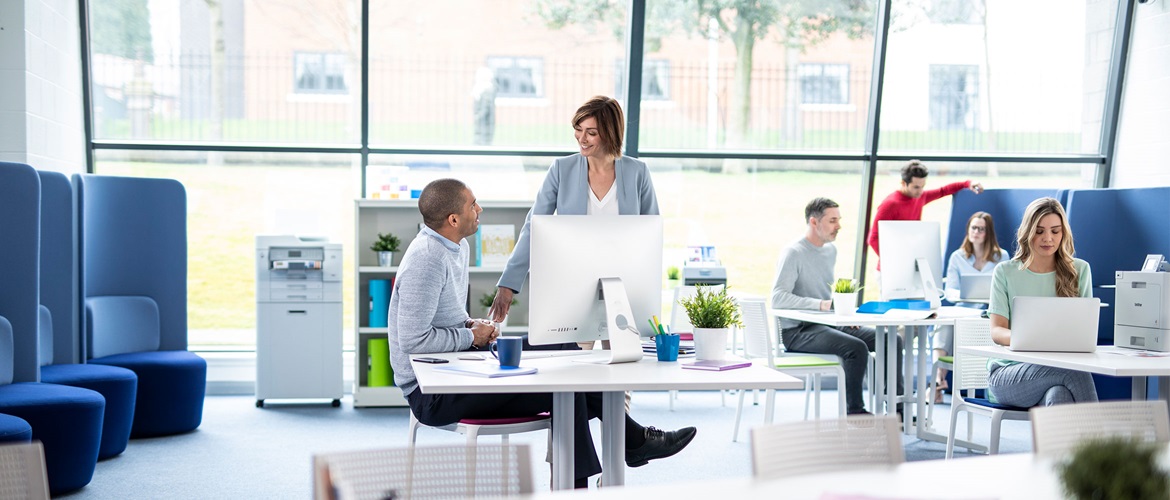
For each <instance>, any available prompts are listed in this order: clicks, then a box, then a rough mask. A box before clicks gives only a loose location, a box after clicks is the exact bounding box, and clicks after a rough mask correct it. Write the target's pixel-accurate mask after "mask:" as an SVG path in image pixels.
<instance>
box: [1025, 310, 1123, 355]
mask: <svg viewBox="0 0 1170 500" xmlns="http://www.w3.org/2000/svg"><path fill="white" fill-rule="evenodd" d="M1100 310H1101V299H1098V298H1096V297H1015V298H1013V299H1012V318H1011V325H1012V341H1011V345H1010V346H1008V349H1011V350H1013V351H1048V352H1093V351H1095V350H1096V349H1097V320H1098V318H1099V317H1100V316H1099V315H1100Z"/></svg>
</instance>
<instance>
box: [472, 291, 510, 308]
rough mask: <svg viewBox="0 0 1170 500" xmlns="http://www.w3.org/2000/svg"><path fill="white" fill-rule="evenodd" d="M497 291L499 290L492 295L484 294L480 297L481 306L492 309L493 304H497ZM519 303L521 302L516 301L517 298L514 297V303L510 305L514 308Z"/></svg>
mask: <svg viewBox="0 0 1170 500" xmlns="http://www.w3.org/2000/svg"><path fill="white" fill-rule="evenodd" d="M497 291H498V290H493V291H492V292H491V293H484V294H483V295H482V296H480V297H479V305H481V306H484V307H488V308H490V307H491V306H492V304H493V303H495V301H496V292H497ZM517 302H520V301H519V300H516V298H515V297H513V298H512V303H511V304H509V305H512V306H514V305H516V303H517Z"/></svg>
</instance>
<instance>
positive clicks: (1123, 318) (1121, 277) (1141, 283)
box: [1113, 265, 1170, 352]
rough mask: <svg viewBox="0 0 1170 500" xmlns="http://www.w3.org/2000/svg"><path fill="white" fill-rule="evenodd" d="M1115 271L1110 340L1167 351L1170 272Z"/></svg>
mask: <svg viewBox="0 0 1170 500" xmlns="http://www.w3.org/2000/svg"><path fill="white" fill-rule="evenodd" d="M1143 267H1152V268H1153V269H1154V270H1151V271H1117V274H1116V278H1117V280H1116V283H1117V298H1116V302H1117V310H1116V313H1115V315H1114V317H1113V344H1114V345H1116V346H1118V347H1130V348H1133V349H1149V350H1151V351H1163V352H1167V351H1170V272H1164V271H1158V270H1157V269H1160V267H1159V266H1158V265H1154V266H1143Z"/></svg>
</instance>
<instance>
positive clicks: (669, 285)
mask: <svg viewBox="0 0 1170 500" xmlns="http://www.w3.org/2000/svg"><path fill="white" fill-rule="evenodd" d="M679 284H681V282H680V281H679V280H666V289H667V290H674V289H675V288H678V286H679Z"/></svg>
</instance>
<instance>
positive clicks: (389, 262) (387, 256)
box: [378, 252, 394, 267]
mask: <svg viewBox="0 0 1170 500" xmlns="http://www.w3.org/2000/svg"><path fill="white" fill-rule="evenodd" d="M393 265H394V252H378V267H392V266H393Z"/></svg>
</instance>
